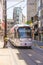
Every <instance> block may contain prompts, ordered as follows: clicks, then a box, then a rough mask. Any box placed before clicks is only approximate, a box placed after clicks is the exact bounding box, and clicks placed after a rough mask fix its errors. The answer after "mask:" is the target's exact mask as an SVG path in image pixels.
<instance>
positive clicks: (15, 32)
mask: <svg viewBox="0 0 43 65" xmlns="http://www.w3.org/2000/svg"><path fill="white" fill-rule="evenodd" d="M14 38H16V30H14Z"/></svg>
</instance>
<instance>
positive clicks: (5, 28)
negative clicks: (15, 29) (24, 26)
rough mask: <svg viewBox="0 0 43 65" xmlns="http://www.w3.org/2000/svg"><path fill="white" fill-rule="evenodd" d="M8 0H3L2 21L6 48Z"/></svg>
mask: <svg viewBox="0 0 43 65" xmlns="http://www.w3.org/2000/svg"><path fill="white" fill-rule="evenodd" d="M6 7H7V6H6V0H2V15H3V16H2V21H3V22H4V24H5V26H4V48H5V47H6V44H7V41H6V38H7V13H6V10H7V9H6Z"/></svg>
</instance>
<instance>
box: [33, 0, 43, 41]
mask: <svg viewBox="0 0 43 65" xmlns="http://www.w3.org/2000/svg"><path fill="white" fill-rule="evenodd" d="M33 28H34V39H35V40H40V41H43V0H37V15H35V16H34V17H33Z"/></svg>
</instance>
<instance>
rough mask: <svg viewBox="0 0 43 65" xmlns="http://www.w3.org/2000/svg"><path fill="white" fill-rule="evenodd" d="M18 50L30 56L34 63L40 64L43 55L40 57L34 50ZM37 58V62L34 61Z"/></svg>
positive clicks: (42, 60)
mask: <svg viewBox="0 0 43 65" xmlns="http://www.w3.org/2000/svg"><path fill="white" fill-rule="evenodd" d="M19 51H21V53H23V54H25V55H26V56H27V57H28V58H30V59H31V60H32V61H33V62H34V63H36V65H38V63H40V64H42V62H43V56H42V57H41V55H40V54H37V53H36V51H34V50H31V52H30V51H29V50H26V51H24V50H19ZM33 52H34V53H33ZM37 60H38V62H36V61H37ZM40 61H41V62H40Z"/></svg>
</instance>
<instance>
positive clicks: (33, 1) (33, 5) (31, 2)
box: [27, 0, 37, 21]
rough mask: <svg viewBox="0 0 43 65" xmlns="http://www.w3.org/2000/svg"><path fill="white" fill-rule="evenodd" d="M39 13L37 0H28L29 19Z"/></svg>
mask: <svg viewBox="0 0 43 65" xmlns="http://www.w3.org/2000/svg"><path fill="white" fill-rule="evenodd" d="M36 14H37V0H27V21H28V20H31V17H33V16H35V15H36Z"/></svg>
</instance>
